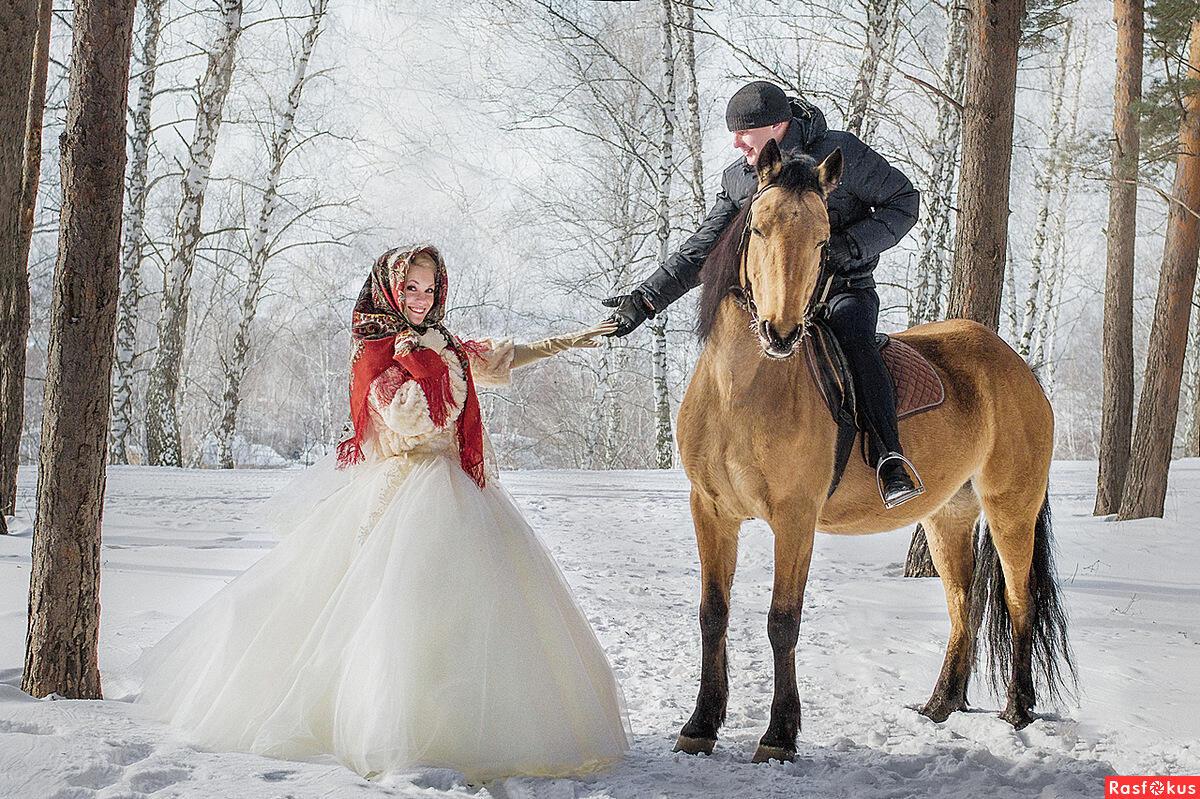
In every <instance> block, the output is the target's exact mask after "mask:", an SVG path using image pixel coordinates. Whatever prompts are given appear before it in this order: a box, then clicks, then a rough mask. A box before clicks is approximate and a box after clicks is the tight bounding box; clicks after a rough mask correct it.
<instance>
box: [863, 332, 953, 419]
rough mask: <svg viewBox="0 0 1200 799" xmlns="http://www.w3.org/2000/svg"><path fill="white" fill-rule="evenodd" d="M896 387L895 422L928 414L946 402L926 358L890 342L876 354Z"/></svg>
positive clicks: (894, 340) (900, 342) (891, 339)
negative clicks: (916, 415) (923, 413)
mask: <svg viewBox="0 0 1200 799" xmlns="http://www.w3.org/2000/svg"><path fill="white" fill-rule="evenodd" d="M879 354H880V355H882V356H883V363H884V365H886V366H887V370H888V372H890V373H891V375H892V383H893V384H894V385H895V386H896V418H897V419H903V418H904V417H906V416H912V415H913V414H917V413H920V412H921V411H928V410H930V409H932V408H936V407H937V406H939V405H941V404H942V402H944V401H945V399H946V389H945V387H944V386H942V379H941V378H940V377H938V373H937V372H936V371H935V370H934V368H933V366H932V365H930V363H929V361H927V360H925V356H924V355H922V354H921V353H919V352H917V350H916V349H914V348H913V347H912V346H910V345H908V344H905V343H904V342H903V341H900V340H898V339H894V338H889V339H888V341H887V343H886V344H884V345H883V347H882V349H880V350H879Z"/></svg>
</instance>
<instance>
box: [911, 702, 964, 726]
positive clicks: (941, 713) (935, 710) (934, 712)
mask: <svg viewBox="0 0 1200 799" xmlns="http://www.w3.org/2000/svg"><path fill="white" fill-rule="evenodd" d="M955 710H966V704H965V703H964V704H963V705H961V706H959V707H954V706H953V705H951V704H950V703H949V702H927V703H926V704H925V707H923V708H921V709H920V711H918V712H919V713H920V714H921V715H922V716H924V717H925V718H927V719H929V720H930V721H936V722H938V723H939V724H940V723H941V722H943V721H945V720H946V719H948V718H950V714H951V713H953V712H954V711H955Z"/></svg>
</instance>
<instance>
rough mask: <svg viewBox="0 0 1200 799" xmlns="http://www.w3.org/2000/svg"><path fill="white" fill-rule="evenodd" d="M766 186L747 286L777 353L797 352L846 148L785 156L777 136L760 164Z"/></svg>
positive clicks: (749, 252) (745, 270)
mask: <svg viewBox="0 0 1200 799" xmlns="http://www.w3.org/2000/svg"><path fill="white" fill-rule="evenodd" d="M756 170H757V172H758V191H757V192H756V193H755V195H754V197H753V199H752V200H750V202H749V204H750V206H751V207H750V211H749V213H748V214H747V217H746V224H747V227H748V229H749V236H748V237H747V238H746V243H745V256H744V262H743V263H744V266H743V267H742V275H741V284H742V289H743V290H744V291H745V292H746V295H747V296H748V297H749V298H750V300H751V301H752V302H753V304H754V309H755V311H756V314H755V316H756V320H757V324H756V325H755V328H756V329H755V333H757V334H758V339H759V343H761V344H762V348H763V352H764V353H766V354H767V356H768V357H771V358H786V357H788V356H789V355H791V354H792V353H793V352H794V351H795V349H796V344H797V343H798V342H799V341H800V336H801V334H802V333H803V332H804V326H805V325H806V323H807V316H808V313H809V311H810V309H811V306H812V303H813V301H814V295H816V293H817V292H818V291H820V290H821V288H822V287H821V286H819V285H818V281H819V279H820V277H821V271H822V270H821V267H822V263H823V260H824V253H825V245H826V244H828V243H829V213H828V211H827V210H826V208H825V198H826V197H828V196H829V192H831V191H833V189H834V188H835V187H836V186H837V183H838V180H839V179H840V178H841V176H842V153H841V150H834V151H833V152H832V153H830V155H829V156H828V157H826V158H825V160H824V161H822V162H821V163H820V164H815V165H814V163H813V162H812V160H811V159H808V158H804V159H799V160H794V161H790V162H788V163H786V164H785V163H783V160H782V158H781V157H780V153H779V148H778V147H777V146H776V145H775V143H774V142H770V143H769V144H768V146H766V147H764V148H763V151H762V153H761V154H760V155H759V158H758V164H757V166H756Z"/></svg>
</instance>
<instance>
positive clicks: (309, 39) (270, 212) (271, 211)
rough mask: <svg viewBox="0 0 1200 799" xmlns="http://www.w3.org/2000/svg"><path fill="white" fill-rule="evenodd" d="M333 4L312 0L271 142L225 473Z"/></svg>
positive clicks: (231, 378)
mask: <svg viewBox="0 0 1200 799" xmlns="http://www.w3.org/2000/svg"><path fill="white" fill-rule="evenodd" d="M328 5H329V0H312V4H311V7H310V12H309V20H308V27H307V29H306V30H305V32H304V35H303V36H302V37H301V39H300V52H299V54H298V55H297V57H296V63H295V66H294V68H293V70H292V79H291V83H290V84H289V88H288V93H287V98H286V99H285V100H284V105H283V109H282V111H281V113H280V118H279V121H278V124H277V125H276V128H275V132H274V134H273V136H272V138H271V144H270V158H269V166H268V168H267V180H266V185H265V186H264V187H263V195H262V204H261V206H260V207H259V211H258V220H257V222H256V223H255V226H254V229H253V238H252V240H251V242H250V258H249V271H248V274H247V278H246V290H245V294H244V295H243V296H242V304H241V317H240V319H239V320H238V326H237V332H236V334H235V335H234V340H233V350H232V353H231V354H230V357H229V359H228V361H227V362H226V364H225V390H224V393H223V394H222V397H221V406H222V412H221V421H220V426H219V427H218V428H217V446H218V460H219V461H220V464H221V467H222V468H224V469H232V468H233V467H234V465H235V464H234V459H233V436H234V432H235V430H236V429H237V413H238V405H239V404H240V402H241V396H242V381H243V380H244V379H245V377H246V370H247V368H248V366H249V357H250V348H251V329H252V327H253V325H254V318H255V316H256V315H257V313H258V303H259V299H260V298H261V296H262V292H263V287H264V278H265V270H266V266H267V261H268V260H269V259H270V257H271V255H272V249H273V245H274V244H275V240H274V239H273V238H272V235H271V234H272V230H273V226H274V223H275V221H276V220H275V217H276V214H277V211H278V209H279V201H280V198H279V179H280V175H281V174H282V173H283V166H284V162H285V161H286V160H287V157H288V156H289V155H290V154H291V153H292V151H293V150H292V139H293V134H294V131H295V128H296V114H297V113H298V112H299V110H300V100H301V97H302V95H303V92H304V84H305V82H306V80H307V76H308V64H309V60H310V59H311V57H312V51H313V47H314V46H316V43H317V37H318V36H320V35H321V25H322V23H323V22H324V19H325V12H326V9H327V7H328Z"/></svg>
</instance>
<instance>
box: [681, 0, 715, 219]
mask: <svg viewBox="0 0 1200 799" xmlns="http://www.w3.org/2000/svg"><path fill="white" fill-rule="evenodd" d="M683 15H684V16H683V29H682V31H681V34H682V36H683V40H682V53H681V54H682V57H683V69H684V73H685V75H686V77H687V89H688V97H687V145H688V157H689V158H690V159H691V162H692V182H691V188H692V221H693V222H694V223H695V224H696V226H697V227H698V226H699V225H700V224H701V223H703V222H704V217H705V215H706V214H707V213H708V203H707V201H706V199H705V196H704V152H703V148H702V146H701V139H702V136H701V133H702V131H701V125H700V83H699V81H698V80H697V79H696V33H695V28H696V6H695V5H693V4H692V3H691V2H687V3H684V4H683Z"/></svg>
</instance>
